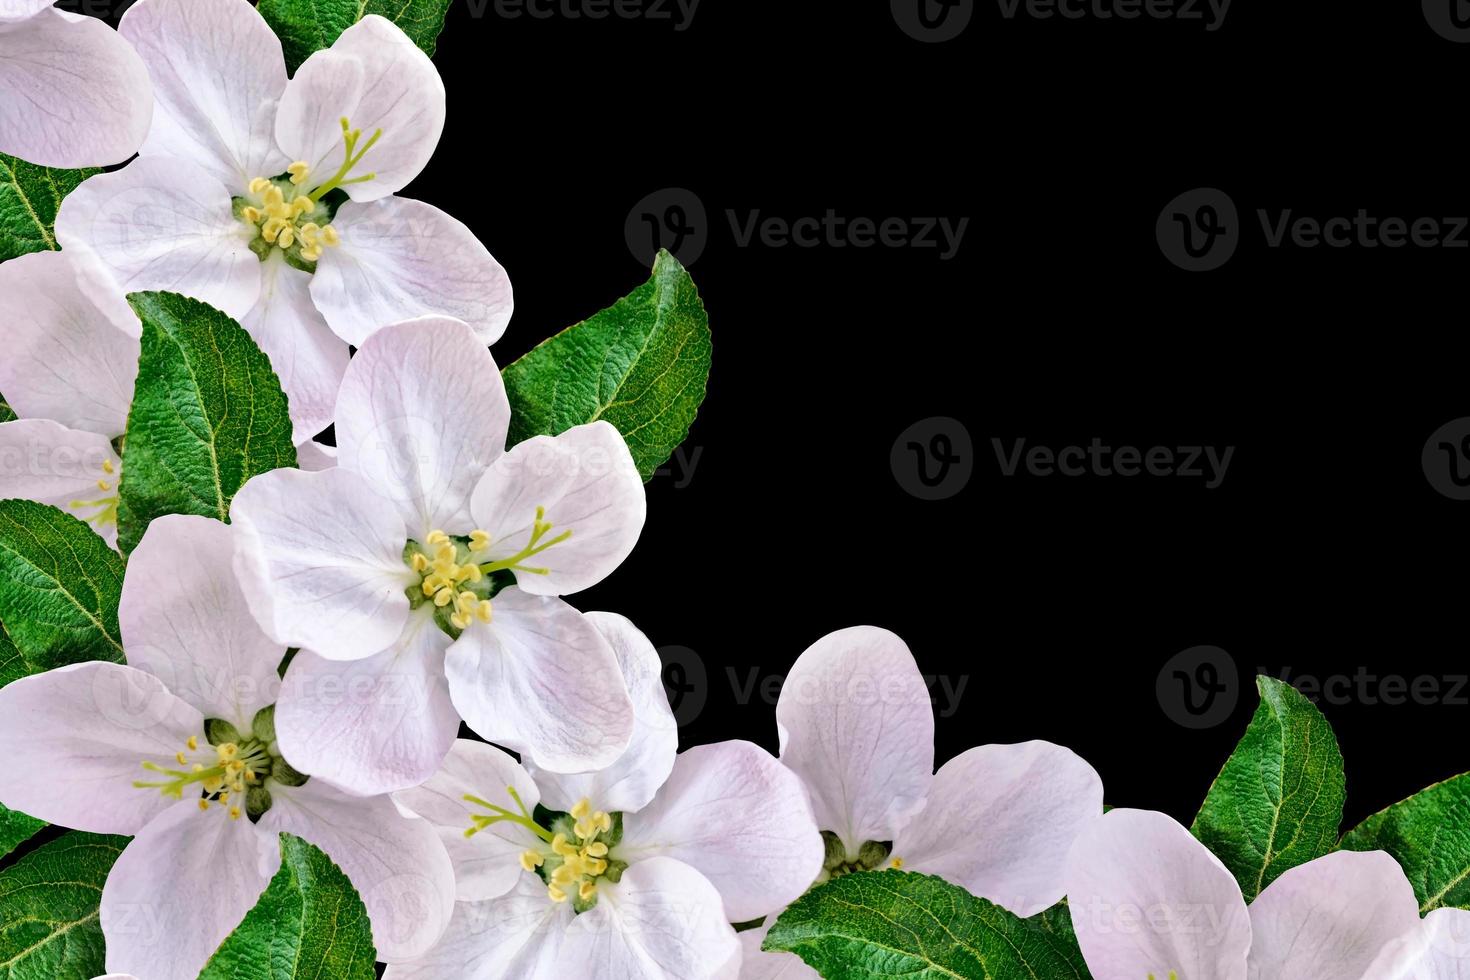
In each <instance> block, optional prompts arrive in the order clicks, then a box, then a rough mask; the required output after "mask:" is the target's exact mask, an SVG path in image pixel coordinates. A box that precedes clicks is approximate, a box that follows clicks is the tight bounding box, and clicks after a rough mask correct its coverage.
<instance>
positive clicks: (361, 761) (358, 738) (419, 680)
mask: <svg viewBox="0 0 1470 980" xmlns="http://www.w3.org/2000/svg"><path fill="white" fill-rule="evenodd" d="M448 646H449V637H448V636H446V635H445V634H444V633H443V631H441V630H440V629H439V628H438V627H437V626H435V625H434V622H433V620H432V619H431V618H430V617H429V615H428V611H427V609H425V610H421V611H420V613H418V614H415V615H413V616H411V617H410V619H409V623H408V626H407V628H406V629H405V633H404V637H403V639H402V640H401V641H400V645H399V646H398V647H396V648H394V649H392V650H385V651H384V652H382V653H378V654H374V655H373V656H371V657H366V658H363V659H361V660H327V659H326V658H324V657H319V656H317V655H316V654H314V653H312V652H311V651H309V650H302V651H301V652H300V653H298V654H297V655H296V657H295V659H293V660H292V661H291V666H290V668H289V669H288V670H287V671H286V683H285V686H284V687H283V688H282V690H281V699H280V701H279V703H278V704H277V705H276V734H277V737H279V739H280V744H281V750H282V752H283V753H284V754H285V756H286V759H287V760H288V761H289V762H290V763H291V765H293V766H294V767H296V768H297V769H298V770H300V771H301V772H305V773H310V774H311V775H313V776H316V777H319V778H321V779H324V780H326V781H327V782H330V783H334V784H336V785H337V786H340V787H342V788H343V789H346V790H348V791H350V792H353V793H357V794H361V795H364V796H367V795H372V794H375V793H390V792H393V791H394V790H400V789H405V788H407V787H409V786H416V785H418V784H419V783H421V782H423V781H424V780H425V779H428V778H429V776H430V775H432V774H433V772H434V770H436V769H437V768H439V764H440V762H442V761H443V759H444V754H445V753H446V752H448V751H449V747H450V745H452V744H453V743H454V736H455V735H456V734H457V733H458V732H459V715H457V714H456V713H455V711H454V705H453V704H452V703H451V702H450V700H449V689H448V684H447V683H446V682H445V679H444V651H445V649H446V648H447V647H448Z"/></svg>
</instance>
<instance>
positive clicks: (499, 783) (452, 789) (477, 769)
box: [393, 739, 545, 902]
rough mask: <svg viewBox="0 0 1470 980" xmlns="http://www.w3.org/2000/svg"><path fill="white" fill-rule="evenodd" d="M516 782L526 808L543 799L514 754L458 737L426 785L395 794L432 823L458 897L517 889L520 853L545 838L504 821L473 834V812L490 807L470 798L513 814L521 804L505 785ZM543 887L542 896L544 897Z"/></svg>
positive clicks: (476, 897)
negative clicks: (468, 833)
mask: <svg viewBox="0 0 1470 980" xmlns="http://www.w3.org/2000/svg"><path fill="white" fill-rule="evenodd" d="M508 787H514V788H515V790H516V795H517V796H519V797H520V799H521V805H524V806H525V808H526V810H527V812H534V811H535V809H536V804H537V803H539V802H540V795H539V791H538V790H537V788H536V783H535V781H534V780H532V779H531V776H530V774H529V773H527V772H526V770H524V769H522V768H521V766H520V764H519V763H517V762H516V761H515V760H514V759H512V758H511V757H510V756H509V755H507V754H506V753H504V752H502V751H501V750H500V749H497V748H496V747H495V746H493V745H486V744H485V743H484V742H473V741H470V740H468V739H459V740H458V741H456V742H455V743H454V746H453V747H452V748H451V749H450V750H449V754H448V755H447V756H445V758H444V764H443V765H442V766H440V767H439V771H438V772H436V773H434V775H433V776H430V777H429V779H428V780H427V781H426V782H425V783H424V784H423V785H422V786H417V787H414V788H413V789H406V790H403V791H402V792H399V793H395V794H393V799H394V800H395V801H396V802H397V803H398V805H399V806H401V807H403V808H404V809H406V810H408V811H410V812H411V813H414V814H417V815H418V816H420V817H423V818H424V819H425V820H427V821H428V822H429V823H430V824H432V825H433V826H434V827H435V828H436V830H437V831H438V833H439V839H440V840H441V841H443V843H444V847H445V850H447V851H448V852H449V859H450V861H451V862H452V863H453V864H454V876H455V879H456V882H457V892H456V897H457V898H458V899H459V900H460V901H461V902H480V901H484V900H486V899H491V898H499V897H500V896H501V895H504V894H506V893H507V892H509V891H510V890H511V889H513V888H515V886H516V883H517V882H518V881H520V879H521V876H522V875H523V874H525V872H524V871H523V870H522V868H521V855H522V854H523V853H525V852H526V851H527V850H530V849H531V848H533V847H534V848H536V849H538V850H539V849H540V848H541V842H540V840H539V839H537V837H536V836H535V835H534V834H532V833H531V831H530V830H528V829H527V828H525V827H524V826H522V825H520V824H517V823H511V822H508V821H501V822H499V823H494V824H491V825H490V826H488V827H486V828H484V829H483V830H480V831H479V832H478V833H476V834H475V835H474V836H472V837H466V836H465V831H467V830H469V829H470V828H471V827H472V826H474V824H473V822H472V820H471V817H473V816H488V815H489V814H490V812H491V811H489V810H487V809H485V808H484V807H480V806H476V805H474V804H473V803H470V802H469V801H467V800H466V799H465V797H466V796H476V797H479V798H480V799H482V800H485V801H486V802H488V803H494V804H495V805H496V806H500V807H504V808H505V809H507V810H510V811H511V812H512V813H514V812H516V811H517V809H518V805H517V803H516V801H515V798H514V797H512V796H511V795H510V794H509V793H508V792H506V789H507V788H508ZM544 894H545V893H544V892H543V897H544Z"/></svg>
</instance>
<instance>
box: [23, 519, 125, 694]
mask: <svg viewBox="0 0 1470 980" xmlns="http://www.w3.org/2000/svg"><path fill="white" fill-rule="evenodd" d="M122 579H123V563H122V559H121V558H119V557H118V554H117V552H115V551H113V550H112V549H111V548H109V547H108V546H107V543H106V542H105V541H103V540H102V539H101V538H100V537H98V536H97V532H95V531H93V530H92V529H91V528H90V527H88V526H87V525H86V524H85V523H83V522H82V521H79V520H77V519H76V518H75V517H72V516H71V515H70V514H65V513H62V512H61V511H59V510H57V509H56V508H55V507H47V506H46V505H44V504H38V503H36V502H34V501H31V500H0V621H3V622H4V624H5V626H4V632H5V634H7V637H8V638H7V639H6V640H0V685H3V684H7V683H9V682H10V681H13V680H15V679H16V678H17V677H24V676H25V675H27V674H35V673H39V672H40V671H43V670H50V669H52V668H53V667H62V666H65V665H66V664H74V663H81V662H82V661H84V660H111V661H114V662H117V663H121V662H122V660H123V649H122V635H121V632H120V631H119V630H118V625H117V604H118V600H119V599H120V598H121V597H122Z"/></svg>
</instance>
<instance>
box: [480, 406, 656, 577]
mask: <svg viewBox="0 0 1470 980" xmlns="http://www.w3.org/2000/svg"><path fill="white" fill-rule="evenodd" d="M470 510H471V511H472V513H473V514H474V516H475V523H476V526H478V527H481V528H483V529H484V530H486V531H488V532H489V533H490V541H491V544H490V551H489V553H488V554H489V557H490V558H491V559H494V560H503V559H509V558H513V557H515V556H518V555H520V554H522V553H523V552H524V550H525V549H527V548H528V547H530V546H531V539H532V537H533V525H534V524H535V523H536V521H537V515H538V514H544V519H545V520H546V521H548V522H549V523H550V524H551V525H552V527H551V530H550V531H548V532H546V534H545V535H544V536H543V538H542V540H541V545H543V546H544V545H547V544H548V543H549V542H551V541H554V540H556V539H557V538H558V537H560V536H562V535H564V534H567V533H570V535H571V536H570V537H569V538H568V539H567V540H565V541H562V542H560V543H558V544H551V545H550V546H549V547H546V549H545V550H544V551H540V552H537V553H536V554H535V555H533V556H532V557H530V558H527V559H526V560H525V561H524V563H523V565H524V567H527V568H543V569H545V570H546V571H545V574H540V573H537V574H521V575H518V576H517V579H516V581H517V583H518V584H519V585H520V587H521V588H523V589H525V590H526V591H527V592H531V593H534V594H536V595H569V594H571V593H573V592H580V591H582V590H583V589H587V588H591V587H592V586H594V585H596V584H597V583H598V582H600V581H602V579H603V578H605V577H606V576H607V575H608V574H609V573H610V572H612V571H613V570H614V569H615V568H617V567H618V565H620V564H622V562H623V559H625V558H627V557H628V555H629V554H630V553H631V552H632V551H633V546H634V545H635V544H637V543H638V535H639V533H640V532H642V530H643V521H644V519H645V517H646V516H647V503H646V501H645V499H644V495H643V479H642V477H640V476H639V475H638V465H637V464H636V463H634V462H633V455H632V453H630V452H629V451H628V445H627V443H625V442H624V441H623V437H622V435H621V433H619V432H618V430H617V429H616V428H614V427H613V426H612V425H611V424H609V423H607V422H600V421H599V422H593V423H591V424H590V425H579V426H575V427H573V428H571V429H568V430H567V431H566V432H563V433H562V434H561V435H559V436H555V437H550V436H536V437H535V438H532V439H527V440H526V441H525V442H522V443H520V444H519V445H517V446H516V447H515V448H513V449H511V450H510V451H509V452H507V453H506V454H505V455H504V456H502V457H501V458H500V459H498V460H496V462H495V464H494V465H493V466H491V467H490V469H489V470H487V471H486V473H485V476H484V479H482V480H481V481H480V485H479V486H478V487H476V488H475V494H474V497H473V498H471V501H470Z"/></svg>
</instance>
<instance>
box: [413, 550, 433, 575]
mask: <svg viewBox="0 0 1470 980" xmlns="http://www.w3.org/2000/svg"><path fill="white" fill-rule="evenodd" d="M409 567H411V568H412V569H413V570H414V571H416V572H423V571H427V570H428V568H429V556H428V555H426V554H424V553H423V552H422V551H419V552H415V554H414V556H413V561H411V562H409Z"/></svg>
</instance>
